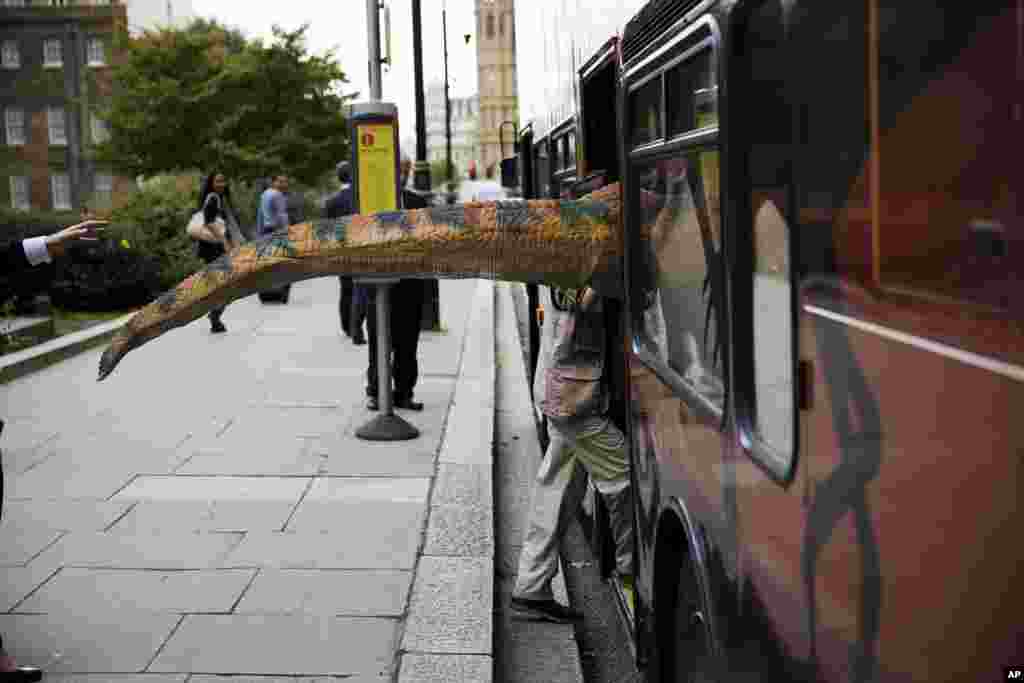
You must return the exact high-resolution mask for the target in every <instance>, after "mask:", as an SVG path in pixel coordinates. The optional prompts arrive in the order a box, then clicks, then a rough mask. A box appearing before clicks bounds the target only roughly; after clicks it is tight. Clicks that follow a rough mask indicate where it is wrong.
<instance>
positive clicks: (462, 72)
mask: <svg viewBox="0 0 1024 683" xmlns="http://www.w3.org/2000/svg"><path fill="white" fill-rule="evenodd" d="M387 4H388V5H389V6H390V8H391V61H392V64H391V67H390V71H384V75H383V90H384V99H385V100H387V101H391V102H394V103H395V104H397V105H398V110H399V127H400V129H401V130H400V135H401V138H402V139H403V140H412V139H414V138H415V131H416V128H415V122H416V119H415V109H414V104H415V101H414V90H413V50H412V2H411V0H387ZM445 4H447V8H448V74H449V82H450V84H451V88H452V90H451V96H452V97H461V96H466V95H472V94H474V93H475V92H476V87H477V83H476V77H477V73H476V36H475V35H473V36H472V37H471V38H470V41H469V45H467V44H466V42H465V40H464V39H463V36H464V35H465V34H467V33H469V34H475V33H476V19H475V16H474V2H473V0H447V2H446V3H445V2H444V1H443V0H422V2H421V7H422V20H423V24H422V25H423V77H424V81H425V83H427V84H429V83H430V82H431V81H432V80H438V81H443V78H444V60H443V54H444V53H443V49H442V42H441V9H442V6H443V5H445ZM191 5H192V7H191V9H192V13H193V14H195V15H198V16H202V17H208V18H210V17H212V18H215V19H217V20H218V21H220V22H222V23H225V24H228V25H231V26H236V27H238V28H240V29H242V31H243V32H245V33H246V34H247V35H248V36H249V37H251V38H264V39H270V37H271V35H272V34H271V26H273V25H274V24H277V25H279V26H281V27H282V28H285V29H296V28H298V27H299V26H301V25H302V24H303V23H309V24H310V26H309V29H308V31H307V33H306V35H307V38H308V44H307V47H308V49H309V51H310V52H313V53H315V54H322V53H324V52H326V51H327V50H330V49H332V48H335V57H336V59H337V60H338V62H339V63H340V64H341V67H342V68H343V69H344V70H345V73H346V74H347V75H348V78H349V81H350V82H349V84H348V85H347V86H346V88H345V89H346V91H347V92H352V91H354V90H358V91H359V92H360V93H361V95H360V98H359V99H360V100H366V99H367V98H368V96H369V91H370V86H369V71H368V66H367V60H368V54H367V31H366V0H333V1H332V0H284V1H279V2H274V3H269V2H267V3H264V2H253V1H252V0H191ZM383 33H384V26H383V16H382V18H381V34H382V39H381V40H382V43H383ZM381 49H382V51H383V45H382V48H381ZM384 68H385V69H387V67H386V66H385V67H384ZM409 155H410V156H414V150H409Z"/></svg>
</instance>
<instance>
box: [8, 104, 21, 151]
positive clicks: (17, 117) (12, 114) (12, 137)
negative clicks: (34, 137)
mask: <svg viewBox="0 0 1024 683" xmlns="http://www.w3.org/2000/svg"><path fill="white" fill-rule="evenodd" d="M4 132H5V133H6V135H7V144H8V145H24V144H26V140H25V110H24V109H18V108H15V107H10V108H8V109H7V110H6V111H5V112H4Z"/></svg>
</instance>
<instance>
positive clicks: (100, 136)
mask: <svg viewBox="0 0 1024 683" xmlns="http://www.w3.org/2000/svg"><path fill="white" fill-rule="evenodd" d="M91 122H92V141H93V144H97V145H99V144H102V143H104V142H106V141H107V140H109V139H110V124H109V123H107V122H106V121H104V120H103V119H101V118H100V117H98V116H96V115H95V114H93V115H92V117H91Z"/></svg>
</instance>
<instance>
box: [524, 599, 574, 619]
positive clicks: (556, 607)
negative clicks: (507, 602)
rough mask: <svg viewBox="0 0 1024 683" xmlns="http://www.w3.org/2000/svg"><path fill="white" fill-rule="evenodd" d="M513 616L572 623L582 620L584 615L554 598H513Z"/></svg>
mask: <svg viewBox="0 0 1024 683" xmlns="http://www.w3.org/2000/svg"><path fill="white" fill-rule="evenodd" d="M512 611H513V618H515V619H523V620H528V621H550V622H551V623H553V624H571V623H573V622H574V621H581V620H582V619H583V615H582V614H580V613H579V612H577V611H576V610H574V609H572V608H571V607H566V606H565V605H562V604H560V603H558V602H555V601H554V600H527V599H525V598H516V597H513V598H512Z"/></svg>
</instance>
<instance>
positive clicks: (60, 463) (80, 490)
mask: <svg viewBox="0 0 1024 683" xmlns="http://www.w3.org/2000/svg"><path fill="white" fill-rule="evenodd" d="M137 472H138V469H137V468H136V467H134V466H133V465H131V464H128V463H124V462H117V461H113V462H112V461H106V462H103V461H100V462H92V463H90V462H87V461H85V460H83V459H78V458H74V457H62V456H54V457H51V458H47V459H46V460H45V461H43V462H42V463H40V464H39V465H37V466H36V467H33V468H32V469H30V470H29V471H27V472H25V473H24V474H22V475H20V476H17V477H13V478H11V479H10V480H8V481H6V482H5V486H4V497H5V498H8V499H10V500H17V499H25V498H50V497H52V496H54V495H60V494H62V495H64V496H65V497H67V498H109V497H110V496H112V495H114V494H115V493H117V492H118V491H119V490H121V489H122V488H124V486H125V485H126V484H127V483H128V482H130V481H131V480H132V479H133V478H134V477H135V475H136V474H137Z"/></svg>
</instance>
